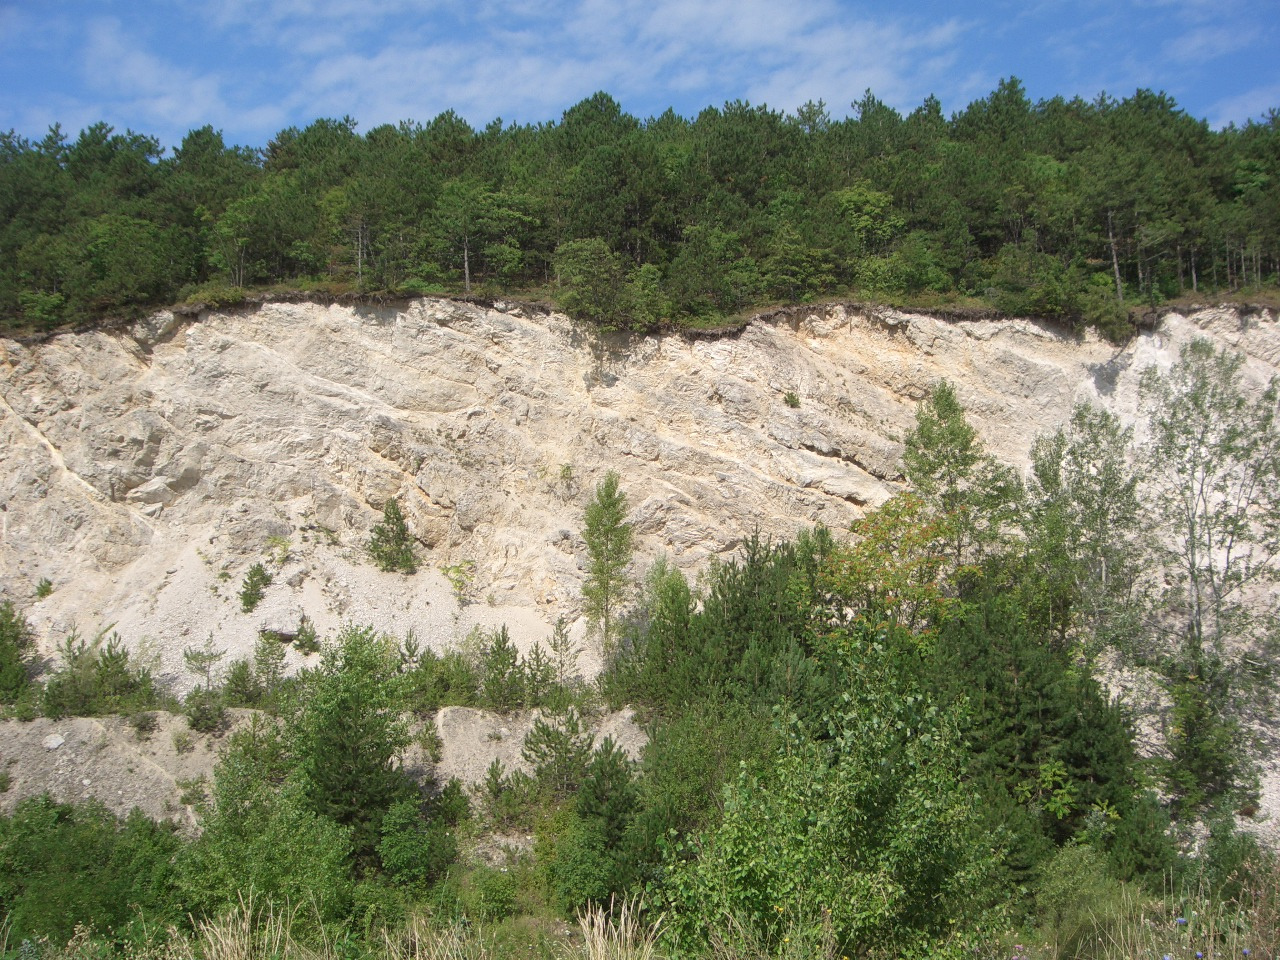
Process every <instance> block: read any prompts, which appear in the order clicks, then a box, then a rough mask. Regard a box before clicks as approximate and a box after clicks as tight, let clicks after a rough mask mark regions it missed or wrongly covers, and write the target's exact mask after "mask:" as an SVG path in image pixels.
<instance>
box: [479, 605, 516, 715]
mask: <svg viewBox="0 0 1280 960" xmlns="http://www.w3.org/2000/svg"><path fill="white" fill-rule="evenodd" d="M481 670H482V671H483V672H482V674H481V677H480V700H481V703H483V704H484V705H485V706H486V707H488V708H489V709H491V710H497V711H498V712H499V713H508V712H510V711H511V710H515V709H516V708H517V707H521V706H523V705H524V702H525V674H524V671H523V670H521V669H520V654H519V652H518V651H517V650H516V648H515V646H514V645H513V644H512V643H511V637H510V636H509V635H508V633H507V628H506V626H505V625H504V626H502V627H500V628H499V629H497V630H495V631H494V632H493V633H492V634H490V636H489V639H488V643H487V644H486V648H485V651H484V655H483V659H482V665H481Z"/></svg>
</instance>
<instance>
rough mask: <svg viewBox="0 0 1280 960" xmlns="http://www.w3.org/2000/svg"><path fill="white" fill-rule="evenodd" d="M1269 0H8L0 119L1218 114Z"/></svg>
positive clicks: (222, 122) (1255, 97) (1264, 72)
mask: <svg viewBox="0 0 1280 960" xmlns="http://www.w3.org/2000/svg"><path fill="white" fill-rule="evenodd" d="M1277 51H1280V0H1110V2H1102V0H1097V2H1095V0H1081V2H1077V3H1054V2H1038V0H1017V2H1015V0H954V2H950V3H947V2H941V0H921V2H911V0H899V2H887V0H789V2H788V0H563V2H561V3H554V2H545V0H543V2H536V0H471V2H468V3H456V2H445V0H119V2H118V0H96V2H90V0H0V91H3V93H0V130H7V129H16V130H17V131H18V132H19V133H21V134H24V135H26V136H28V137H32V138H35V139H38V138H39V137H40V136H41V135H43V133H44V131H45V130H46V129H47V128H48V126H49V125H50V124H52V123H54V122H55V121H57V122H61V124H62V126H63V128H64V129H65V130H66V131H68V132H69V133H70V134H71V135H72V136H74V135H75V133H76V132H78V131H79V130H80V129H82V128H83V127H84V126H86V125H88V124H90V123H93V122H95V121H98V120H105V121H107V122H108V123H111V124H112V125H114V126H115V127H117V129H120V130H123V129H126V128H131V129H133V130H136V131H138V132H141V133H148V134H152V135H154V136H156V137H158V138H159V139H160V141H161V143H162V144H164V145H166V146H174V145H177V144H178V143H179V142H180V141H181V138H182V136H183V135H184V134H185V133H186V132H187V131H188V130H190V129H192V128H194V127H199V126H203V125H204V124H206V123H208V124H212V125H213V126H214V127H215V128H217V129H220V130H222V131H223V132H224V135H225V136H226V138H227V140H228V141H229V142H231V143H238V144H247V145H250V146H264V145H265V144H266V142H267V141H268V139H270V137H271V136H272V135H273V134H274V133H275V132H277V131H278V130H280V129H282V128H284V127H286V126H291V125H296V126H305V125H306V124H307V123H309V122H311V121H312V120H314V119H316V118H317V117H341V116H343V115H344V114H349V115H351V116H352V117H354V118H355V119H356V120H357V121H358V122H359V124H360V126H359V129H360V130H362V131H363V130H369V129H371V128H372V127H374V126H377V125H378V124H381V123H395V122H398V121H400V120H416V121H419V122H426V121H428V120H430V119H431V118H432V117H434V116H436V115H437V114H439V113H441V112H442V111H444V110H446V109H453V110H456V111H457V112H458V113H459V114H461V115H462V116H463V117H465V118H466V119H467V120H469V121H470V122H471V123H472V124H473V125H475V126H484V125H485V124H487V123H489V122H490V121H491V120H493V119H495V118H497V117H501V118H502V119H503V120H504V121H505V122H508V123H510V122H519V123H537V122H541V121H546V120H556V119H559V117H560V115H561V113H563V111H564V110H565V109H566V108H568V107H570V106H572V105H573V104H574V103H577V102H578V101H579V100H582V99H583V98H585V97H587V96H590V95H591V94H592V93H593V92H595V91H597V90H605V91H607V92H609V93H611V94H612V95H613V96H614V97H615V98H616V99H617V100H618V101H619V102H620V103H621V104H622V106H623V108H624V109H625V110H627V111H628V112H630V113H632V114H635V115H637V116H639V117H641V118H644V117H648V116H654V115H657V114H659V113H661V112H662V111H663V110H665V109H666V108H667V107H674V108H675V110H676V111H677V112H679V113H682V114H685V115H694V114H696V113H697V112H698V110H700V109H701V108H703V107H706V106H719V105H721V104H723V103H724V102H726V101H728V100H735V99H742V100H748V101H750V102H751V103H753V104H760V103H765V104H768V105H769V106H770V107H772V108H774V109H778V110H783V111H787V112H790V111H793V110H794V109H795V108H796V107H798V106H800V105H801V104H803V103H804V102H806V101H808V100H819V99H821V100H824V101H826V104H827V107H828V109H829V110H830V111H831V113H832V114H833V115H836V116H843V115H846V114H847V113H848V112H849V106H850V103H851V102H852V101H854V100H856V99H858V98H859V97H861V95H862V93H863V91H864V90H866V89H867V88H870V89H871V90H872V91H873V92H874V93H875V94H876V95H877V96H878V97H879V98H880V99H882V100H884V101H886V102H887V103H889V104H890V105H892V106H894V107H897V108H898V109H900V110H903V111H904V112H905V111H908V110H910V109H912V108H913V107H915V106H918V105H919V103H920V102H921V101H922V100H923V99H924V98H925V97H926V96H928V95H929V94H931V93H932V94H934V95H936V96H937V97H938V98H939V99H940V100H941V101H942V106H943V110H944V111H945V112H946V113H947V114H948V115H949V114H951V113H953V112H955V111H957V110H960V109H962V108H963V107H964V106H965V105H966V104H967V103H969V102H970V101H971V100H973V99H975V98H977V97H981V96H985V95H986V94H988V93H990V92H991V91H992V90H993V89H994V88H995V86H996V84H997V83H998V82H999V81H1000V79H1001V78H1003V77H1008V76H1017V77H1019V78H1020V79H1021V80H1022V81H1023V83H1024V85H1025V86H1026V88H1027V91H1028V93H1029V94H1030V96H1031V98H1032V99H1033V100H1036V99H1040V98H1043V97H1050V96H1053V95H1056V94H1062V95H1064V96H1068V97H1070V96H1074V95H1077V94H1078V95H1080V96H1083V97H1085V98H1088V99H1092V98H1093V97H1095V96H1096V95H1097V94H1099V93H1100V92H1103V91H1105V92H1107V93H1109V94H1111V95H1113V96H1117V97H1124V96H1128V95H1129V94H1131V93H1133V91H1134V90H1136V89H1137V88H1139V87H1149V88H1152V89H1156V90H1163V91H1165V92H1167V93H1169V94H1171V95H1172V96H1173V97H1174V98H1175V99H1176V100H1177V101H1178V103H1179V104H1180V105H1181V106H1182V107H1183V108H1184V109H1185V110H1186V111H1187V112H1188V113H1190V114H1192V115H1193V116H1195V117H1197V118H1202V119H1206V120H1208V121H1209V122H1210V123H1211V124H1212V125H1213V126H1215V127H1221V126H1223V125H1225V124H1227V123H1229V122H1234V123H1237V124H1242V123H1244V122H1245V121H1247V120H1249V119H1258V118H1260V117H1261V116H1262V115H1263V114H1265V112H1266V111H1267V110H1268V109H1270V108H1273V107H1280V56H1278V55H1277Z"/></svg>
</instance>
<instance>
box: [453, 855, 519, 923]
mask: <svg viewBox="0 0 1280 960" xmlns="http://www.w3.org/2000/svg"><path fill="white" fill-rule="evenodd" d="M516 892H517V891H516V878H515V877H513V876H512V875H511V874H510V873H507V872H505V871H501V870H495V869H494V868H493V867H478V868H476V870H474V871H473V872H472V873H471V875H470V876H469V877H467V879H466V882H465V883H464V884H463V887H462V891H461V897H460V899H461V900H462V908H463V910H465V911H466V914H467V916H468V917H470V918H472V919H475V920H489V921H493V920H503V919H506V918H507V917H509V916H511V914H512V913H514V912H515V908H516Z"/></svg>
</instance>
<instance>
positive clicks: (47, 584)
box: [36, 577, 53, 600]
mask: <svg viewBox="0 0 1280 960" xmlns="http://www.w3.org/2000/svg"><path fill="white" fill-rule="evenodd" d="M52 595H53V581H52V580H50V579H49V578H48V577H42V578H41V579H40V582H39V583H37V584H36V599H37V600H43V599H44V598H45V597H49V596H52Z"/></svg>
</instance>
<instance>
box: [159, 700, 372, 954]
mask: <svg viewBox="0 0 1280 960" xmlns="http://www.w3.org/2000/svg"><path fill="white" fill-rule="evenodd" d="M294 763H295V757H294V756H293V755H292V753H291V752H290V749H289V746H288V743H287V742H286V739H285V737H284V735H283V730H282V728H281V727H280V726H279V725H278V724H275V723H271V722H269V721H268V722H263V721H260V720H255V721H254V722H253V723H252V724H251V725H250V726H248V727H244V728H242V729H239V730H237V731H236V732H235V733H233V734H232V735H231V737H230V739H229V742H228V744H227V747H226V749H225V750H224V752H223V754H222V756H221V758H220V761H219V763H218V767H217V769H216V770H215V771H214V784H213V791H212V792H213V806H212V810H211V811H210V812H209V813H208V815H207V816H206V817H205V818H204V823H203V826H204V829H203V832H202V833H201V835H200V836H199V837H198V838H197V839H196V840H195V841H194V842H193V843H192V844H191V846H190V847H188V848H187V849H186V851H185V852H184V853H183V856H182V857H181V858H180V860H179V862H178V870H179V875H180V885H181V887H182V891H183V899H184V901H185V902H186V903H188V904H191V905H192V907H194V908H195V910H196V911H197V915H203V916H206V917H215V916H218V915H220V914H222V913H223V912H224V911H226V910H228V909H230V908H232V907H234V906H235V905H236V904H238V903H239V902H240V898H241V897H242V896H244V895H245V891H248V890H253V891H254V893H255V895H256V896H258V897H262V898H265V899H269V900H273V901H274V902H276V903H279V904H285V903H287V902H292V903H307V904H308V909H307V910H306V911H300V913H299V914H298V916H297V917H296V918H295V922H296V923H297V926H298V928H299V933H300V934H305V935H308V936H314V935H316V934H317V933H318V932H319V930H318V927H319V926H320V925H323V924H326V923H332V922H336V921H338V920H340V919H341V918H343V917H345V916H346V915H347V913H348V911H349V909H350V904H351V898H352V892H353V885H352V880H351V867H350V857H351V851H352V830H351V828H349V827H345V826H340V825H338V824H336V823H334V822H333V821H332V820H329V819H328V818H326V817H324V816H321V815H318V814H317V813H315V812H314V811H313V810H312V809H311V805H310V804H309V803H308V802H307V799H306V797H305V795H304V791H303V790H302V789H301V784H300V783H299V781H298V780H297V779H295V778H293V777H291V776H290V771H291V769H292V767H293V764H294Z"/></svg>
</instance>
